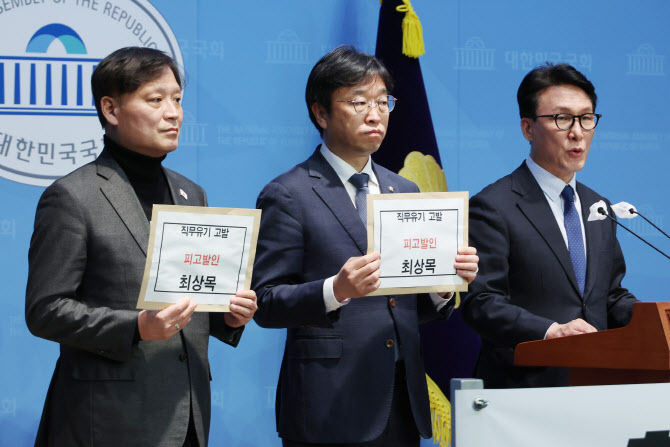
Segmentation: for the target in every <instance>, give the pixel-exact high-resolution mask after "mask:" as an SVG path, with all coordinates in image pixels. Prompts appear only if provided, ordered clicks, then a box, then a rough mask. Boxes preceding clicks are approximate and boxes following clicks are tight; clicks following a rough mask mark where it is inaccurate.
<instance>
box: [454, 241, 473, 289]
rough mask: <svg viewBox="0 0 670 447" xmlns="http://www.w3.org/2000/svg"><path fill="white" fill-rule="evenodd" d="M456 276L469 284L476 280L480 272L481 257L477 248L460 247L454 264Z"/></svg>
mask: <svg viewBox="0 0 670 447" xmlns="http://www.w3.org/2000/svg"><path fill="white" fill-rule="evenodd" d="M454 268H455V269H456V274H458V276H460V277H461V278H463V279H464V280H466V281H467V282H468V284H470V283H471V282H472V281H474V280H475V277H476V276H477V270H479V256H477V249H475V247H460V248H459V249H458V254H457V255H456V262H454Z"/></svg>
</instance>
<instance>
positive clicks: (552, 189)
mask: <svg viewBox="0 0 670 447" xmlns="http://www.w3.org/2000/svg"><path fill="white" fill-rule="evenodd" d="M526 166H528V169H530V173H531V174H533V177H535V180H537V183H538V184H539V185H540V188H542V191H544V194H545V195H546V196H547V197H548V198H549V200H551V201H553V202H557V201H558V200H559V199H560V197H561V193H562V192H563V189H564V188H565V185H566V183H565V182H564V181H563V180H561V179H560V178H558V177H556V176H555V175H554V174H552V173H551V172H549V171H547V170H546V169H544V168H543V167H541V166H540V165H538V164H537V163H535V162H534V161H533V159H532V158H531V157H530V155H529V156H528V158H526ZM567 184H568V185H570V186H572V189H573V190H574V191H575V194H576V193H577V173H575V174H574V175H573V176H572V180H570V182H569V183H567Z"/></svg>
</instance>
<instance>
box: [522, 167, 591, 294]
mask: <svg viewBox="0 0 670 447" xmlns="http://www.w3.org/2000/svg"><path fill="white" fill-rule="evenodd" d="M512 190H513V191H514V192H516V193H517V194H519V195H520V196H521V197H520V198H519V201H518V202H517V206H518V207H519V209H520V210H521V212H522V213H523V214H524V215H525V216H526V218H528V220H529V221H530V223H531V225H533V226H534V227H535V229H536V230H537V232H538V233H539V234H540V236H542V238H543V239H544V240H545V242H546V243H547V245H548V246H549V248H550V249H551V251H552V252H553V253H554V256H556V258H557V259H558V262H559V263H560V264H561V267H563V271H564V272H565V274H566V275H567V276H568V278H569V280H570V283H571V284H572V287H573V288H574V289H575V291H576V292H577V294H578V295H581V293H580V291H579V286H578V285H577V277H576V276H575V270H574V268H573V267H572V261H571V259H570V252H569V251H568V247H566V245H565V239H563V235H562V234H561V230H560V229H559V228H558V223H557V222H556V219H555V218H554V213H553V212H552V211H551V208H550V207H549V204H548V203H547V199H546V197H545V196H544V192H542V189H541V188H540V185H538V183H537V181H536V180H535V178H534V177H533V174H531V172H530V170H529V169H528V167H527V166H526V162H524V163H523V164H522V165H521V167H520V168H519V169H517V170H516V171H514V173H513V174H512Z"/></svg>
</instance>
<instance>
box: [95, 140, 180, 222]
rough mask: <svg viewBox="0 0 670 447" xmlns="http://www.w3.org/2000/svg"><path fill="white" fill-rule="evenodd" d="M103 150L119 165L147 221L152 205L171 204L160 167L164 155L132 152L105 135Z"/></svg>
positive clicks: (168, 190)
mask: <svg viewBox="0 0 670 447" xmlns="http://www.w3.org/2000/svg"><path fill="white" fill-rule="evenodd" d="M105 148H106V149H108V150H109V151H110V152H111V154H112V156H113V157H114V160H116V161H117V162H118V163H119V165H121V169H123V172H124V173H125V174H126V176H127V177H128V180H130V184H131V186H132V187H133V189H134V190H135V194H136V195H137V198H138V199H139V201H140V204H141V205H142V210H143V211H144V214H145V215H146V216H147V220H151V209H152V207H153V205H154V204H159V205H172V204H173V202H172V196H170V188H169V186H168V182H167V179H166V178H165V172H164V171H163V167H162V166H161V163H162V161H163V160H165V157H166V156H165V155H163V156H162V157H158V158H153V157H148V156H146V155H142V154H139V153H137V152H133V151H131V150H129V149H126V148H125V147H123V146H121V145H120V144H118V143H116V142H115V141H114V140H112V139H111V138H109V137H108V136H107V135H105Z"/></svg>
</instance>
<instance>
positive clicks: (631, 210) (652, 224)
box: [628, 208, 670, 239]
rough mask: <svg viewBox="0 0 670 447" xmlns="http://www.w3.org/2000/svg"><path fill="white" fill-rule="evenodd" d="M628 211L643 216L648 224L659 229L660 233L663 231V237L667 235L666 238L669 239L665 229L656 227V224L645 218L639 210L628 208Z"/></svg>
mask: <svg viewBox="0 0 670 447" xmlns="http://www.w3.org/2000/svg"><path fill="white" fill-rule="evenodd" d="M628 211H629V212H630V213H631V214H637V215H638V216H640V217H641V218H643V219H644V220H646V221H647V222H649V224H650V225H651V226H652V227H654V228H656V229H657V230H658V231H660V232H661V233H663V235H664V236H665V237H667V238H668V239H670V236H668V234H667V233H666V232H665V231H663V230H661V229H660V228H658V227H657V226H656V225H654V223H653V222H652V221H651V220H649V219H647V218H646V217H644V216H643V215H642V214H640V212H639V211H634V210H633V209H632V208H631V209H630V210H628Z"/></svg>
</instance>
